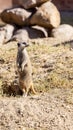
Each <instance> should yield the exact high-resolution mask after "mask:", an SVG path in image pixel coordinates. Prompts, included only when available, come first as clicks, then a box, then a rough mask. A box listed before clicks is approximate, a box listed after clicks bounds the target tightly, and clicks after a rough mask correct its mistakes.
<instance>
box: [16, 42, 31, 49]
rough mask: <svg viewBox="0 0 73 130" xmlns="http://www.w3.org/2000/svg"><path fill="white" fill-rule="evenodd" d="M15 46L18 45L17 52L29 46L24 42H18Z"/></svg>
mask: <svg viewBox="0 0 73 130" xmlns="http://www.w3.org/2000/svg"><path fill="white" fill-rule="evenodd" d="M17 45H18V49H19V50H23V49H25V48H26V47H28V46H29V44H28V43H26V42H20V43H17Z"/></svg>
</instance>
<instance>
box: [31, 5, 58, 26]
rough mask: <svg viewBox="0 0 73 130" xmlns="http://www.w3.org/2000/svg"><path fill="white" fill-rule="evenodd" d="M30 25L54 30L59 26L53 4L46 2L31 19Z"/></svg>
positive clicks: (56, 10)
mask: <svg viewBox="0 0 73 130" xmlns="http://www.w3.org/2000/svg"><path fill="white" fill-rule="evenodd" d="M30 23H31V24H32V25H34V24H37V25H39V26H42V27H46V28H55V27H58V26H59V24H60V13H59V11H58V9H57V8H56V6H55V5H54V4H53V3H51V2H46V3H44V4H42V5H41V6H40V7H39V8H38V10H37V12H36V13H35V14H34V15H33V16H32V17H31V20H30Z"/></svg>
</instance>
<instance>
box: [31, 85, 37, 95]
mask: <svg viewBox="0 0 73 130" xmlns="http://www.w3.org/2000/svg"><path fill="white" fill-rule="evenodd" d="M31 90H32V92H33V94H36V93H37V92H36V91H35V89H34V87H33V84H32V85H31Z"/></svg>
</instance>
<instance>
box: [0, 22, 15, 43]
mask: <svg viewBox="0 0 73 130" xmlns="http://www.w3.org/2000/svg"><path fill="white" fill-rule="evenodd" d="M14 29H15V27H14V26H13V25H9V24H7V25H6V26H3V27H1V28H0V44H3V43H6V42H8V41H9V40H10V39H11V37H12V35H13V32H14Z"/></svg>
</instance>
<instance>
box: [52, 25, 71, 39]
mask: <svg viewBox="0 0 73 130" xmlns="http://www.w3.org/2000/svg"><path fill="white" fill-rule="evenodd" d="M51 36H53V37H55V38H60V39H63V40H71V39H72V38H73V27H72V26H71V25H68V24H62V25H60V26H59V27H58V28H55V29H53V30H52V33H51Z"/></svg>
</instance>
